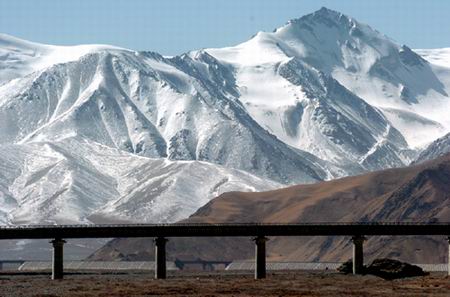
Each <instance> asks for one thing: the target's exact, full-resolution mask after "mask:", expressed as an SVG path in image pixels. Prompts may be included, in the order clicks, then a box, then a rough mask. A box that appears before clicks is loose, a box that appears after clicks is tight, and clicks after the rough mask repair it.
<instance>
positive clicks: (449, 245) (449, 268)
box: [447, 236, 450, 275]
mask: <svg viewBox="0 0 450 297" xmlns="http://www.w3.org/2000/svg"><path fill="white" fill-rule="evenodd" d="M447 241H448V264H447V274H448V275H450V236H449V237H447Z"/></svg>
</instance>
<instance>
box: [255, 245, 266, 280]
mask: <svg viewBox="0 0 450 297" xmlns="http://www.w3.org/2000/svg"><path fill="white" fill-rule="evenodd" d="M267 240H268V238H267V237H265V236H258V237H255V238H254V239H253V241H254V242H255V279H262V278H266V241H267Z"/></svg>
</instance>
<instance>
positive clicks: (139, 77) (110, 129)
mask: <svg viewBox="0 0 450 297" xmlns="http://www.w3.org/2000/svg"><path fill="white" fill-rule="evenodd" d="M208 63H210V64H208ZM214 65H215V66H217V67H218V68H217V69H215V68H214V67H213V66H214ZM195 67H198V68H202V67H203V68H205V67H206V69H210V70H208V71H203V73H200V71H194V70H195V69H196V68H195ZM190 71H194V72H195V75H194V74H192V75H191V73H190ZM230 77H231V74H230V70H228V69H227V68H226V67H224V66H221V65H220V64H218V62H217V61H216V60H214V59H213V58H212V57H210V56H208V55H206V54H204V55H201V54H199V55H198V56H197V57H196V59H195V60H193V59H192V58H190V57H189V56H187V55H185V56H182V57H177V58H174V59H172V60H168V59H166V58H164V57H162V56H160V55H157V54H152V53H142V54H137V55H136V54H134V53H129V52H126V51H115V52H114V53H112V52H109V51H102V52H98V53H95V54H89V55H86V56H83V57H82V58H80V59H79V60H77V61H75V62H69V63H65V64H58V65H55V66H52V67H50V68H47V69H46V70H44V71H41V72H36V73H33V74H30V75H29V76H27V77H25V78H23V79H21V80H20V81H19V82H13V83H8V84H5V85H4V86H3V87H1V89H0V92H2V93H3V94H4V98H3V99H2V101H1V102H0V115H1V117H2V118H3V119H4V123H5V125H2V126H0V134H1V135H2V136H3V137H2V140H1V141H2V142H3V143H11V142H12V143H24V142H30V141H57V140H59V139H62V138H65V137H67V136H77V137H78V138H80V139H90V140H92V141H95V142H98V143H101V144H104V145H107V146H110V147H115V148H119V149H122V150H126V151H129V152H132V153H135V154H138V155H143V156H148V157H168V158H170V159H173V160H204V161H210V162H213V163H217V164H221V165H225V166H227V167H230V168H236V169H242V170H246V171H249V172H252V173H255V174H258V175H260V176H264V177H266V178H271V179H274V180H278V181H281V182H285V183H289V182H292V181H301V182H313V181H317V180H322V179H324V178H330V177H332V176H333V174H332V173H330V172H331V171H332V170H333V169H332V167H331V166H327V164H326V162H323V161H320V160H319V159H317V158H315V157H314V156H312V155H309V154H307V153H304V152H301V151H299V150H294V149H292V148H291V147H289V146H287V145H286V144H284V143H282V142H281V141H279V140H278V139H276V138H275V137H273V136H272V135H271V134H269V133H268V132H267V131H265V130H263V129H262V128H261V127H260V126H258V124H257V123H255V122H254V121H253V119H252V118H251V117H250V116H249V115H248V114H247V113H246V111H245V110H244V109H243V108H242V106H241V105H240V104H239V102H238V101H237V100H236V99H235V97H234V95H235V93H236V92H237V91H236V89H235V87H234V86H233V82H232V78H230ZM221 79H228V81H227V82H228V83H229V84H228V85H227V84H225V85H222V84H218V83H217V82H216V81H215V80H221Z"/></svg>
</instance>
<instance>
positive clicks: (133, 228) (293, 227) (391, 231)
mask: <svg viewBox="0 0 450 297" xmlns="http://www.w3.org/2000/svg"><path fill="white" fill-rule="evenodd" d="M408 235H439V236H444V237H445V238H447V240H450V223H392V222H377V223H310V224H256V223H248V224H133V225H50V226H47V225H45V226H43V225H26V226H3V227H0V239H3V240H7V239H9V240H11V239H50V240H51V243H52V245H53V257H52V279H62V278H63V275H64V268H63V257H64V253H63V251H64V250H63V247H64V243H65V242H66V241H65V240H68V239H74V238H131V237H149V238H154V245H155V278H157V279H164V278H166V248H165V247H166V242H167V240H168V238H173V237H250V238H252V239H253V241H254V242H255V278H256V279H260V278H265V277H266V241H267V239H268V237H271V236H350V237H351V238H352V242H353V273H354V274H360V273H362V271H363V263H364V253H363V243H364V240H365V236H408ZM449 254H450V252H449ZM449 258H450V257H449ZM449 263H450V262H449ZM449 268H450V264H449ZM449 271H450V269H449Z"/></svg>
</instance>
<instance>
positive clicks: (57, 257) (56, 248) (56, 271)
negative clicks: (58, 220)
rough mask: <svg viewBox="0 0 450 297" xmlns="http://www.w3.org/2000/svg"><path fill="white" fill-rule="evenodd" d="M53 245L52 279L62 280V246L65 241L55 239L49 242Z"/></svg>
mask: <svg viewBox="0 0 450 297" xmlns="http://www.w3.org/2000/svg"><path fill="white" fill-rule="evenodd" d="M50 243H51V244H52V245H53V259H52V279H63V277H64V244H65V243H66V241H65V240H63V239H61V238H55V239H54V240H52V241H50Z"/></svg>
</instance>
